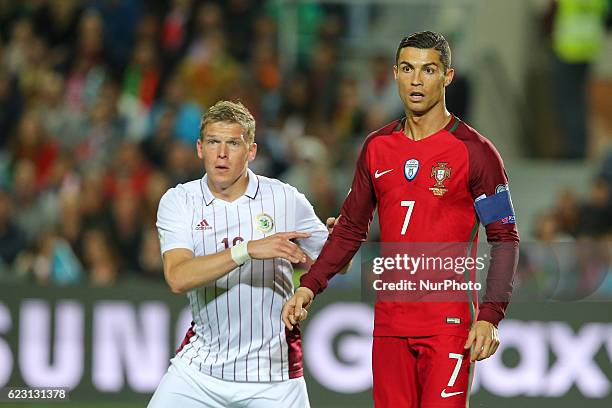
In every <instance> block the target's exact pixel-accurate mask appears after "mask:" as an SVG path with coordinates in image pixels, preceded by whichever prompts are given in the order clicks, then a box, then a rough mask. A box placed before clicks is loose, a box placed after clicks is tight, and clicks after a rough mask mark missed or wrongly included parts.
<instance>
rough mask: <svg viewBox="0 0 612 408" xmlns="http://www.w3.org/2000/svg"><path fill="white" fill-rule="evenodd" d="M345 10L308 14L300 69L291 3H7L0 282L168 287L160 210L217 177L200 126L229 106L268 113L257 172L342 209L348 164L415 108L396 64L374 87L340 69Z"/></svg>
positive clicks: (259, 115)
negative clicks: (287, 46)
mask: <svg viewBox="0 0 612 408" xmlns="http://www.w3.org/2000/svg"><path fill="white" fill-rule="evenodd" d="M344 11H345V10H344V8H343V6H324V5H317V4H306V3H305V4H301V5H300V6H299V7H298V10H297V18H298V19H299V21H300V33H299V34H300V35H299V42H298V53H297V58H296V61H295V64H294V66H289V67H287V66H281V61H280V58H279V44H278V30H279V21H280V13H281V10H280V9H279V8H278V5H277V3H276V2H262V1H256V0H228V1H206V2H203V1H195V0H171V1H161V0H158V1H144V0H90V1H85V0H83V1H79V0H27V1H10V0H8V1H7V0H1V1H0V277H2V278H4V279H17V280H19V279H22V280H26V281H36V282H39V283H55V284H75V283H89V284H92V285H100V286H107V285H113V284H114V283H116V282H117V281H119V280H121V279H129V278H130V277H136V276H144V277H149V278H151V279H157V280H161V279H162V276H163V273H162V265H161V259H160V254H159V243H158V239H157V232H156V229H155V218H156V210H157V204H158V202H159V198H160V197H161V195H162V194H163V193H164V192H165V191H166V190H167V189H168V188H169V187H172V186H174V185H176V184H177V183H181V182H185V181H188V180H192V179H197V178H199V177H201V175H202V164H201V163H200V162H199V161H198V160H197V157H196V155H195V141H196V139H197V137H198V131H199V130H198V129H199V121H200V118H201V115H202V113H203V112H205V110H206V108H207V107H208V106H211V104H213V103H214V102H216V101H217V100H219V99H232V100H236V99H238V100H241V101H242V102H243V103H244V104H245V105H246V106H247V107H248V108H249V109H250V110H251V112H252V113H253V114H254V115H255V117H256V120H257V132H256V142H257V143H258V144H259V150H258V157H257V159H256V160H255V162H254V163H253V165H252V167H253V169H254V171H256V172H258V173H260V174H264V175H267V176H272V177H280V178H282V179H284V180H286V181H288V182H290V183H291V184H293V185H294V186H296V187H297V188H298V189H299V190H300V191H302V192H303V193H305V194H306V195H307V196H308V197H309V199H310V200H311V202H312V203H313V205H314V207H315V209H316V211H317V213H318V215H319V216H320V217H321V218H323V219H325V217H328V216H330V215H333V214H336V212H337V211H338V206H339V203H340V202H341V200H342V197H343V196H344V195H345V194H346V188H344V187H342V188H339V187H338V186H346V185H348V180H346V179H343V178H342V177H345V176H344V174H345V172H338V171H336V170H337V169H339V168H342V167H343V166H344V167H349V168H350V167H351V166H352V165H353V163H354V158H355V154H356V149H358V148H359V145H360V143H359V142H360V141H361V140H362V139H363V137H364V134H365V133H366V129H376V128H377V127H379V126H381V125H382V124H384V123H386V122H387V121H389V120H390V119H392V118H395V117H397V116H398V114H399V113H400V112H401V104H400V101H399V98H397V97H396V93H395V83H394V81H393V78H392V75H391V70H390V66H391V65H392V56H391V55H372V56H371V57H370V66H369V67H367V69H366V72H367V75H366V76H365V77H364V78H357V77H355V76H354V75H353V74H349V73H345V72H342V70H341V69H340V65H339V64H338V63H337V61H338V59H339V58H340V57H341V55H340V52H341V51H340V48H341V47H340V44H341V40H342V36H343V35H344V30H345V24H344V19H345V15H344ZM365 107H367V110H366V109H365ZM355 140H358V141H359V142H358V143H355ZM338 152H341V154H338ZM348 174H349V177H350V172H348Z"/></svg>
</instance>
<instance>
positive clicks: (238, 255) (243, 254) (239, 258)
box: [231, 241, 251, 265]
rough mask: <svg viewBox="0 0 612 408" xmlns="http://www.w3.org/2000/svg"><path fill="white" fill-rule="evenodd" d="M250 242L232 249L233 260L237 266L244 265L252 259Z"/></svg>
mask: <svg viewBox="0 0 612 408" xmlns="http://www.w3.org/2000/svg"><path fill="white" fill-rule="evenodd" d="M248 242H249V241H244V242H241V243H239V244H237V245H234V246H233V247H232V251H231V253H232V260H233V261H234V262H236V265H242V264H244V263H245V262H246V261H248V260H250V259H251V256H250V255H249V250H248V248H247V245H248Z"/></svg>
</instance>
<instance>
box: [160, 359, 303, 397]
mask: <svg viewBox="0 0 612 408" xmlns="http://www.w3.org/2000/svg"><path fill="white" fill-rule="evenodd" d="M168 407H181V408H204V407H206V408H309V407H310V404H309V402H308V392H307V390H306V382H305V381H304V377H299V378H294V379H290V380H285V381H279V382H267V383H252V382H234V381H226V380H220V379H218V378H215V377H211V376H209V375H206V374H203V373H201V372H199V371H198V370H197V369H196V368H195V367H194V366H193V365H191V366H190V365H188V364H186V363H185V362H183V361H182V360H181V359H180V358H174V359H173V360H172V365H170V368H169V369H168V372H167V373H166V374H165V375H164V376H163V378H162V380H161V382H160V384H159V387H157V390H156V391H155V394H153V397H151V401H149V405H148V408H168Z"/></svg>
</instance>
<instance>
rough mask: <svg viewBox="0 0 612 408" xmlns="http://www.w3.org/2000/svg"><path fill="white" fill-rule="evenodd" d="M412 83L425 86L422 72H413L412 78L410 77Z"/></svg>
mask: <svg viewBox="0 0 612 408" xmlns="http://www.w3.org/2000/svg"><path fill="white" fill-rule="evenodd" d="M410 83H411V84H412V85H423V80H422V78H421V71H420V70H417V69H415V70H414V71H413V72H412V77H410Z"/></svg>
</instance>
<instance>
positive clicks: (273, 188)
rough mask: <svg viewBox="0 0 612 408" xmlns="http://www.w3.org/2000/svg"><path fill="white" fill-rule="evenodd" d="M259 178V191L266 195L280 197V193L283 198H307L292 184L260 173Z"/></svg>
mask: <svg viewBox="0 0 612 408" xmlns="http://www.w3.org/2000/svg"><path fill="white" fill-rule="evenodd" d="M257 178H258V179H259V192H260V193H261V194H263V195H264V196H266V195H272V196H273V197H274V196H276V197H277V198H278V196H279V195H280V197H281V198H282V199H289V200H293V199H298V200H301V199H304V200H306V196H305V195H304V194H302V193H301V192H300V191H299V190H298V189H297V188H295V187H294V186H292V185H291V184H288V183H285V182H283V181H281V180H278V179H275V178H270V177H265V176H259V175H258V176H257Z"/></svg>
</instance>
